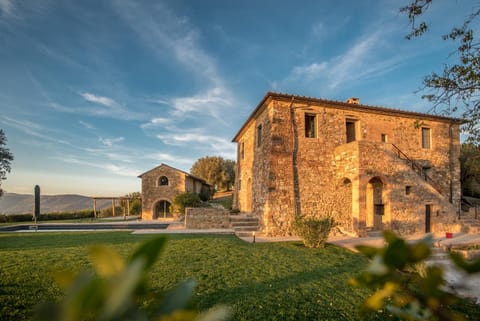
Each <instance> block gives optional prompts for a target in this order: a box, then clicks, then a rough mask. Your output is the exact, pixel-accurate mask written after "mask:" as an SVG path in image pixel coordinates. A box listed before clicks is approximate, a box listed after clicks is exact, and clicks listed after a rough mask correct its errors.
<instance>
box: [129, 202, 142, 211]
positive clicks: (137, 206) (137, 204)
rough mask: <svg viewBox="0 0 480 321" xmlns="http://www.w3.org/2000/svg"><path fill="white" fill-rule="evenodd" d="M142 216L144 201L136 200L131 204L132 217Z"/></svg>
mask: <svg viewBox="0 0 480 321" xmlns="http://www.w3.org/2000/svg"><path fill="white" fill-rule="evenodd" d="M140 214H142V201H140V200H138V199H137V200H134V201H133V202H130V215H140Z"/></svg>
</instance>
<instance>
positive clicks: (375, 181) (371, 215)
mask: <svg viewBox="0 0 480 321" xmlns="http://www.w3.org/2000/svg"><path fill="white" fill-rule="evenodd" d="M384 185H385V184H384V183H383V181H382V179H381V178H380V177H373V178H372V179H370V180H369V181H368V184H367V200H366V201H367V202H366V203H367V204H366V205H367V228H371V229H373V230H379V231H381V230H383V227H384V223H385V222H384V215H385V195H384V194H385V186H384Z"/></svg>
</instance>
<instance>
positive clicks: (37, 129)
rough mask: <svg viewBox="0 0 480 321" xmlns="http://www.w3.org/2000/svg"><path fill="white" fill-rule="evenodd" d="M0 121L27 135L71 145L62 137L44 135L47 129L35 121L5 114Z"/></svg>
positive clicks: (0, 117)
mask: <svg viewBox="0 0 480 321" xmlns="http://www.w3.org/2000/svg"><path fill="white" fill-rule="evenodd" d="M0 122H1V123H3V124H5V125H6V126H9V127H13V128H16V129H17V130H19V131H21V132H23V133H25V134H27V135H30V136H33V137H37V138H40V139H43V140H44V141H49V142H52V143H56V144H62V145H71V143H70V142H68V141H66V140H64V139H59V138H56V137H52V136H49V135H46V134H45V132H49V130H48V129H47V128H46V127H44V126H41V125H39V124H37V123H33V122H31V121H28V120H17V119H14V118H10V117H7V116H0Z"/></svg>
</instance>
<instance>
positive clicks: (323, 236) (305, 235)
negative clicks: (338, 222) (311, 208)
mask: <svg viewBox="0 0 480 321" xmlns="http://www.w3.org/2000/svg"><path fill="white" fill-rule="evenodd" d="M334 224H335V221H334V219H333V218H332V217H324V218H320V219H318V218H304V217H298V218H296V219H295V222H294V228H295V231H296V232H297V234H298V236H300V237H301V238H302V239H303V244H304V245H305V246H306V247H310V248H313V247H315V248H323V247H325V242H326V241H327V238H328V234H330V230H331V229H332V227H333V226H334Z"/></svg>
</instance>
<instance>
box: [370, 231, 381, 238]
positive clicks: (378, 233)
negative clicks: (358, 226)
mask: <svg viewBox="0 0 480 321" xmlns="http://www.w3.org/2000/svg"><path fill="white" fill-rule="evenodd" d="M367 236H369V237H381V236H383V231H367Z"/></svg>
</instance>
